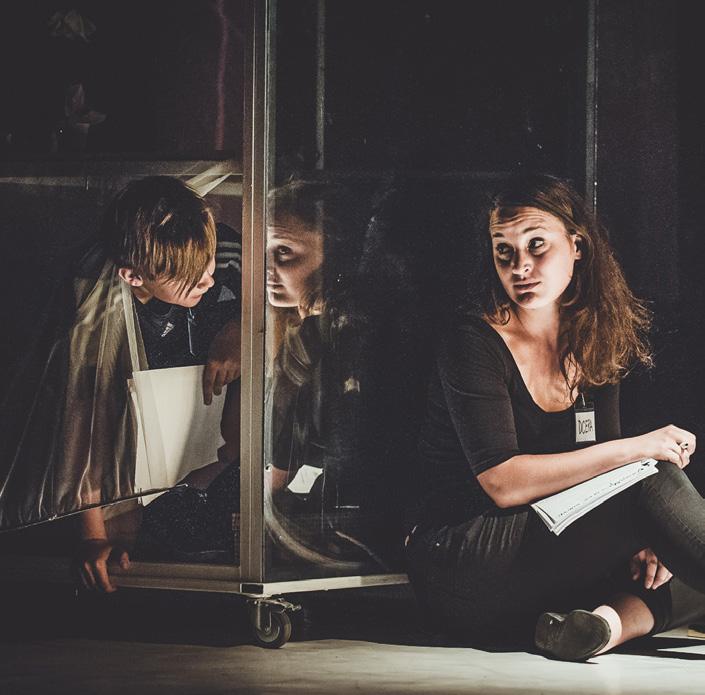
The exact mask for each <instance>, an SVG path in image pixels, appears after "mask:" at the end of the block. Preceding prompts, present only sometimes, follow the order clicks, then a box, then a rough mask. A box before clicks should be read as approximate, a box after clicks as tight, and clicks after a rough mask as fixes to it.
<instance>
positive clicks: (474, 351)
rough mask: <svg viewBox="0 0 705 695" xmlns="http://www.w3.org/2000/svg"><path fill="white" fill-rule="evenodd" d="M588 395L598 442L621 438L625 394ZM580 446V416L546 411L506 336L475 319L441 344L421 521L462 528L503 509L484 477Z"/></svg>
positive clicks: (606, 390) (423, 457) (426, 437)
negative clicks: (507, 464)
mask: <svg viewBox="0 0 705 695" xmlns="http://www.w3.org/2000/svg"><path fill="white" fill-rule="evenodd" d="M584 395H585V397H586V398H587V399H588V400H589V401H592V402H593V404H594V407H595V427H596V440H597V441H598V442H603V441H609V440H611V439H617V438H619V437H620V436H621V434H620V424H619V386H618V385H610V386H604V387H601V388H597V389H595V390H594V391H592V392H591V393H589V394H584ZM580 446H584V445H581V444H576V442H575V417H574V409H573V408H572V407H571V408H568V409H567V410H564V411H560V412H546V411H544V410H542V409H541V408H540V407H539V406H538V405H537V404H536V403H535V402H534V400H533V399H532V397H531V394H530V393H529V391H528V389H527V387H526V385H525V383H524V380H523V379H522V376H521V373H520V372H519V368H518V367H517V364H516V362H515V361H514V358H513V356H512V354H511V352H510V351H509V348H508V347H507V346H506V344H505V342H504V340H503V339H502V337H501V336H500V335H499V333H497V331H495V330H494V329H493V328H492V327H491V326H489V325H488V324H487V323H486V322H485V321H483V320H482V319H480V318H469V319H467V321H466V322H465V323H464V324H463V325H460V326H455V327H454V328H452V329H451V330H449V331H447V332H446V333H445V335H443V336H442V338H441V340H440V341H439V345H438V349H437V353H436V360H435V365H434V369H433V372H432V375H431V381H430V386H429V395H428V408H427V414H426V421H425V423H424V427H423V428H422V431H421V435H420V439H419V455H420V463H421V478H420V485H419V489H420V491H421V492H420V494H419V495H418V497H419V508H418V509H417V511H416V513H415V517H416V520H418V521H421V522H423V523H433V524H446V523H460V522H462V521H465V520H469V519H472V518H474V517H476V516H479V515H480V514H483V513H485V512H486V511H489V510H491V509H496V505H495V504H494V502H492V500H491V499H490V497H489V496H488V495H487V494H486V493H485V492H484V491H483V490H482V488H481V487H480V484H479V483H478V482H477V480H476V476H477V475H479V474H480V473H482V472H483V471H486V470H488V469H489V468H492V467H493V466H496V465H498V464H500V463H502V462H504V461H507V460H508V459H510V458H512V457H513V456H516V455H518V454H552V453H559V452H563V451H571V450H573V449H577V448H579V447H580ZM536 465H541V462H540V459H539V460H537V462H536Z"/></svg>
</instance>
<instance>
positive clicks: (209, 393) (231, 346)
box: [203, 321, 241, 405]
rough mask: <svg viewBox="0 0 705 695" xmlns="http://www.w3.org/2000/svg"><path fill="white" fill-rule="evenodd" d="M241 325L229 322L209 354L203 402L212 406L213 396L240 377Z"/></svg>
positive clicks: (218, 335) (204, 376)
mask: <svg viewBox="0 0 705 695" xmlns="http://www.w3.org/2000/svg"><path fill="white" fill-rule="evenodd" d="M240 366H241V365H240V323H239V322H238V321H228V323H226V324H225V325H224V326H223V327H222V328H221V329H220V331H219V332H218V334H217V335H216V336H215V338H214V339H213V342H212V343H211V348H210V350H209V352H208V362H206V368H205V369H204V370H203V402H204V403H205V404H206V405H210V404H211V403H212V401H213V394H215V395H216V396H220V394H221V393H222V391H223V387H224V386H226V385H227V384H229V383H230V382H232V381H235V379H237V378H238V377H239V376H240Z"/></svg>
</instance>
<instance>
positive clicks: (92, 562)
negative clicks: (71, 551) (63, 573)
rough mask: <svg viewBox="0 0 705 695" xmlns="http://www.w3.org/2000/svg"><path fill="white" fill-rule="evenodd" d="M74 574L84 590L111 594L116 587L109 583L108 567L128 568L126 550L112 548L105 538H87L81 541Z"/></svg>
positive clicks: (128, 561) (128, 562) (128, 559)
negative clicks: (113, 565)
mask: <svg viewBox="0 0 705 695" xmlns="http://www.w3.org/2000/svg"><path fill="white" fill-rule="evenodd" d="M75 561H76V573H77V574H78V578H79V580H80V582H81V584H82V585H83V587H84V588H86V589H88V590H89V591H99V592H102V593H106V594H111V593H112V592H113V591H117V587H116V586H114V585H113V583H112V582H111V581H110V574H109V573H108V566H109V565H111V564H117V565H119V566H120V568H121V569H123V570H126V569H128V568H129V567H130V556H129V555H128V554H127V551H126V550H121V549H118V548H114V547H113V545H112V544H111V543H110V541H109V540H108V539H107V538H87V539H84V540H82V541H81V544H80V545H79V549H78V553H77V556H76V559H75Z"/></svg>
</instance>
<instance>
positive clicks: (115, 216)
mask: <svg viewBox="0 0 705 695" xmlns="http://www.w3.org/2000/svg"><path fill="white" fill-rule="evenodd" d="M102 231H103V235H104V239H105V242H106V245H107V249H108V253H109V254H110V256H111V258H112V260H113V262H114V263H115V265H116V266H117V267H118V268H130V269H131V270H134V271H135V272H136V273H139V274H140V275H143V276H145V277H146V278H147V279H148V280H151V281H154V280H157V279H164V280H175V281H177V282H178V283H179V285H180V290H181V291H182V292H189V291H190V290H192V289H193V288H194V287H195V286H196V284H197V283H198V281H199V280H200V279H201V277H202V276H203V273H204V272H205V271H206V268H207V267H208V264H209V263H210V262H211V260H212V259H213V257H214V256H215V246H216V238H215V221H214V220H213V214H212V213H211V211H210V208H209V207H208V206H207V205H206V203H205V201H204V200H203V198H201V196H199V195H198V194H197V193H196V192H195V191H194V190H193V189H191V188H189V187H188V186H187V185H186V184H185V183H183V182H182V181H180V180H179V179H175V178H172V177H170V176H150V177H147V178H143V179H138V180H136V181H132V182H130V183H129V184H127V186H125V188H123V189H122V190H121V191H120V192H119V193H118V194H117V195H116V196H115V198H114V199H113V201H112V202H111V204H110V206H109V207H108V209H107V211H106V214H105V217H104V219H103V228H102Z"/></svg>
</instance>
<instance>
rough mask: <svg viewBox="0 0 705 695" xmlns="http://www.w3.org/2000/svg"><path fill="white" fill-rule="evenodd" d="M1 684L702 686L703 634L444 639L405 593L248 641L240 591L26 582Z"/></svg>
mask: <svg viewBox="0 0 705 695" xmlns="http://www.w3.org/2000/svg"><path fill="white" fill-rule="evenodd" d="M3 599H4V600H3V601H2V609H3V612H2V616H3V620H2V628H1V632H2V644H1V645H0V693H2V694H3V695H24V694H31V695H36V694H38V693H72V694H73V695H83V694H84V693H85V694H86V695H88V694H91V695H93V694H96V693H98V694H100V695H111V694H112V693H115V694H116V695H117V694H118V693H120V695H125V694H127V695H150V694H151V693H169V695H180V694H182V693H184V694H186V693H188V694H193V695H208V694H210V693H287V694H288V695H294V694H298V693H306V695H312V694H314V693H335V694H336V695H346V694H347V693H443V694H444V695H445V694H448V695H450V694H453V693H470V694H472V693H483V694H487V693H491V694H492V695H500V694H502V693H572V694H575V695H577V694H582V693H610V694H614V695H617V694H621V693H634V694H635V695H637V694H638V695H644V694H646V693H659V695H664V694H666V693H667V694H669V695H670V694H678V693H684V694H685V693H698V694H702V693H704V692H705V641H698V640H694V639H689V638H687V637H685V632H684V631H681V632H680V633H670V634H669V635H668V636H662V637H656V638H652V639H650V640H646V641H644V642H642V643H641V644H639V645H636V646H635V647H633V648H631V649H629V650H622V651H620V652H619V653H614V654H609V655H606V656H601V657H598V658H595V659H593V660H592V661H591V662H590V663H587V664H567V663H560V662H555V661H549V660H547V659H545V658H543V657H541V656H538V655H535V654H529V653H526V652H518V651H514V652H513V651H507V652H488V651H482V650H477V649H470V648H461V647H453V646H443V642H442V640H441V639H440V638H438V637H435V636H433V635H430V634H428V633H426V632H424V631H423V629H421V628H420V627H419V625H418V622H417V620H416V616H415V612H414V609H413V604H412V602H411V601H410V598H409V596H408V595H404V593H403V592H399V590H396V593H394V594H393V595H392V594H390V595H387V596H385V595H382V593H380V592H379V591H378V592H377V593H371V594H364V595H361V594H360V593H359V592H358V593H357V594H355V593H354V592H330V593H328V594H321V595H312V596H308V597H304V602H305V604H306V606H307V610H306V612H305V615H303V617H302V614H301V613H300V614H299V617H298V621H297V622H298V625H297V627H298V629H299V639H296V638H295V639H294V640H293V641H292V642H290V643H289V644H287V645H286V646H285V647H284V648H282V649H280V650H265V649H261V648H259V647H254V646H251V645H249V644H247V641H248V639H249V636H248V629H247V620H246V616H245V615H244V613H243V611H242V606H241V604H240V603H239V601H237V600H235V599H232V598H228V597H222V596H212V595H211V596H208V595H205V596H204V595H195V594H177V593H175V592H136V591H129V590H125V589H122V590H120V592H119V595H115V596H111V597H109V598H108V600H107V601H102V602H101V601H98V602H96V601H92V600H86V599H83V600H81V601H78V602H76V601H75V600H74V599H73V597H72V596H69V595H68V594H67V593H63V594H61V593H56V592H55V593H53V594H52V593H51V592H47V591H46V590H45V589H41V588H32V589H30V588H27V587H23V588H22V589H21V590H17V591H8V592H4V593H3Z"/></svg>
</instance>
